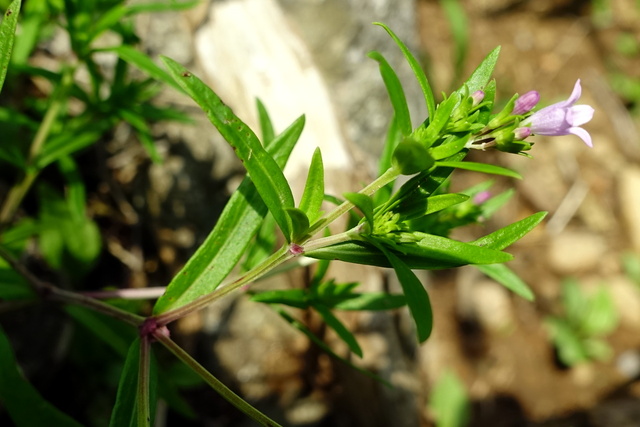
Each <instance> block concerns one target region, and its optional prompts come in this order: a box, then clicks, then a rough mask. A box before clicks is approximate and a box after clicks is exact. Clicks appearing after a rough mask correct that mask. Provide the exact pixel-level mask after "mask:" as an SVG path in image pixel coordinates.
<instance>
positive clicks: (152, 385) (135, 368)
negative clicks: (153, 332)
mask: <svg viewBox="0 0 640 427" xmlns="http://www.w3.org/2000/svg"><path fill="white" fill-rule="evenodd" d="M141 345H142V343H141V342H140V339H136V340H135V341H134V342H133V343H132V344H131V346H130V347H129V351H128V352H127V358H126V360H125V362H124V367H123V368H122V373H121V374H120V382H119V384H118V393H117V395H116V403H115V405H114V407H113V411H112V412H111V420H110V422H109V427H120V426H135V425H138V426H140V425H145V424H144V423H143V424H140V423H138V415H139V412H140V411H139V410H138V407H139V406H140V405H141V402H140V399H142V398H145V399H148V401H149V403H150V412H151V414H152V416H153V414H154V413H155V404H156V401H157V399H156V391H157V377H158V369H157V364H156V361H155V358H154V357H153V354H149V358H148V359H146V360H147V363H148V364H149V366H147V367H146V368H147V370H148V380H149V381H148V391H149V393H148V395H146V396H140V395H139V394H140V390H139V389H138V384H139V377H140V368H141V366H140V361H141V358H140V356H141V354H140V350H141V348H142V347H141ZM148 350H149V351H150V348H148ZM146 425H151V423H150V422H149V423H146Z"/></svg>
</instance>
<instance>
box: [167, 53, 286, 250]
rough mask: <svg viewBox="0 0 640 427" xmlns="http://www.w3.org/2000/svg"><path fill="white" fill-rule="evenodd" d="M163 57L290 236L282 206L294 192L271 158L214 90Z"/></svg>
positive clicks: (284, 205) (282, 228)
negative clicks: (240, 163)
mask: <svg viewBox="0 0 640 427" xmlns="http://www.w3.org/2000/svg"><path fill="white" fill-rule="evenodd" d="M162 60H163V61H164V63H165V64H166V66H167V67H168V69H169V72H170V73H171V74H172V75H173V77H174V78H175V79H176V81H177V82H178V84H180V86H182V87H183V88H184V89H185V91H186V92H187V93H188V94H189V96H191V98H193V100H194V101H196V103H197V104H198V105H200V107H201V108H202V109H203V110H204V112H205V113H206V114H207V117H208V118H209V120H210V121H211V123H213V125H214V126H215V127H216V128H217V129H218V131H219V132H220V134H222V136H223V137H224V138H225V139H226V140H227V142H228V143H229V144H230V145H231V146H232V147H233V148H234V150H235V152H236V155H237V156H238V157H239V158H240V160H242V162H243V163H244V166H245V168H246V169H247V172H248V173H249V175H251V179H252V180H253V183H254V185H255V186H256V189H257V190H258V193H260V196H261V197H262V200H263V201H264V203H265V204H266V205H267V207H268V208H269V211H270V212H271V213H272V214H273V218H274V219H275V220H276V223H277V224H278V226H279V227H280V229H281V230H282V233H283V234H284V236H285V237H286V238H289V236H291V229H290V227H291V226H290V223H289V217H288V215H287V214H286V212H285V208H292V207H294V201H293V194H292V193H291V188H290V187H289V184H288V183H287V180H286V178H285V177H284V174H283V173H282V170H281V169H280V167H279V166H278V164H277V163H276V161H275V160H274V158H273V157H271V155H269V154H268V153H267V151H266V150H265V149H264V148H263V147H262V145H261V144H260V141H259V140H258V137H256V135H255V134H254V133H253V131H252V130H251V129H250V128H249V127H248V126H247V125H246V124H244V123H243V122H242V121H241V120H240V119H239V118H238V117H237V116H236V115H235V114H233V111H231V109H230V108H229V107H227V106H226V105H225V104H224V103H223V102H222V101H221V100H220V98H219V97H218V95H216V94H215V93H214V92H213V90H211V89H210V88H209V87H208V86H207V85H205V84H204V83H203V82H202V81H201V80H200V79H199V78H197V77H196V76H195V75H193V74H192V73H191V72H190V71H188V70H187V69H186V68H184V67H183V66H181V65H180V64H178V63H177V62H175V61H174V60H172V59H169V58H167V57H162Z"/></svg>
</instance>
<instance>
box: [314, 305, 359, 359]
mask: <svg viewBox="0 0 640 427" xmlns="http://www.w3.org/2000/svg"><path fill="white" fill-rule="evenodd" d="M313 308H314V309H315V310H316V311H317V312H318V313H319V314H320V316H322V319H324V321H325V323H326V324H327V326H329V327H330V328H331V329H333V330H334V331H335V333H336V334H338V336H339V337H340V339H342V341H344V342H345V343H346V344H347V345H348V346H349V349H350V350H351V352H352V353H354V354H356V355H357V356H358V357H362V348H360V345H359V344H358V341H357V340H356V337H355V336H353V334H352V333H351V331H349V329H347V327H346V326H344V324H343V323H342V322H341V321H340V319H338V318H337V317H336V316H335V315H334V314H333V313H332V312H331V310H329V309H328V308H327V307H325V306H323V305H322V304H314V306H313Z"/></svg>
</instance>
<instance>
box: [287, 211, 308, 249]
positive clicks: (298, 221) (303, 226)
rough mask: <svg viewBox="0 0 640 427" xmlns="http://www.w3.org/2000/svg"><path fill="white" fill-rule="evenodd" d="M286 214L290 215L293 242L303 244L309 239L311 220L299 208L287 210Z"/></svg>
mask: <svg viewBox="0 0 640 427" xmlns="http://www.w3.org/2000/svg"><path fill="white" fill-rule="evenodd" d="M285 212H286V213H287V215H289V222H290V223H291V241H292V242H293V243H301V242H302V241H303V240H305V239H306V238H307V237H308V233H307V232H308V231H309V218H308V217H307V214H305V213H304V212H303V211H302V210H301V209H298V208H286V209H285Z"/></svg>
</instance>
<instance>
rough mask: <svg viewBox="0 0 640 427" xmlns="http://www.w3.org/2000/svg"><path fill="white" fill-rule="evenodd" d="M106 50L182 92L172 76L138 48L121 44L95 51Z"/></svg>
mask: <svg viewBox="0 0 640 427" xmlns="http://www.w3.org/2000/svg"><path fill="white" fill-rule="evenodd" d="M101 51H106V52H114V53H115V54H116V55H118V56H119V57H120V58H121V59H122V60H123V61H125V62H127V63H129V64H131V65H133V66H134V67H136V68H138V69H139V70H141V71H143V72H145V73H147V74H148V75H149V76H150V77H152V78H154V79H155V80H157V81H159V82H162V83H165V84H167V85H169V86H171V87H173V88H174V89H176V90H177V91H178V92H183V93H184V90H183V89H182V87H181V86H180V85H179V84H178V83H177V82H176V80H174V78H173V77H171V75H170V74H169V73H167V72H166V71H165V70H163V69H162V68H160V67H159V66H158V65H157V64H156V63H155V62H153V60H152V59H151V58H149V57H148V56H147V55H145V54H144V53H142V52H140V51H139V50H137V49H135V48H133V47H131V46H129V45H121V46H116V47H111V48H108V49H99V50H97V52H101Z"/></svg>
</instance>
